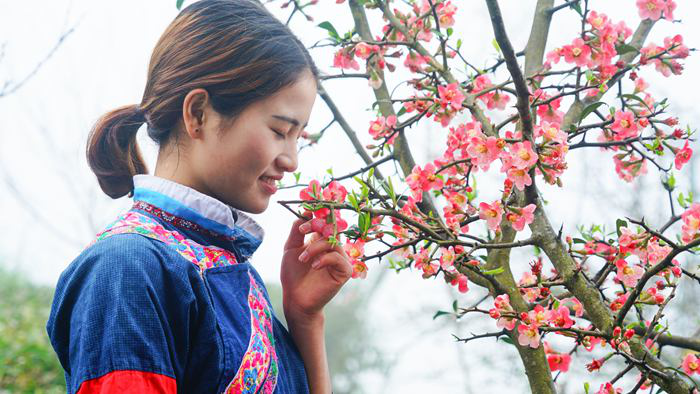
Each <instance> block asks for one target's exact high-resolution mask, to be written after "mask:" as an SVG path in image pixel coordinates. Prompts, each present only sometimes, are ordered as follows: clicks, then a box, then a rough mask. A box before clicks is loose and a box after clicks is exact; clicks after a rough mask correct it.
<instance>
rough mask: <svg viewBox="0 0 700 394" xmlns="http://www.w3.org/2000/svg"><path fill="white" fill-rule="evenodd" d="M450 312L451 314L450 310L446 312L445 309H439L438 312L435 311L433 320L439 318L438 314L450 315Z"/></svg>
mask: <svg viewBox="0 0 700 394" xmlns="http://www.w3.org/2000/svg"><path fill="white" fill-rule="evenodd" d="M449 314H450V312H445V311H437V312H435V314H434V315H433V320H435V319H437V318H438V316H442V315H449Z"/></svg>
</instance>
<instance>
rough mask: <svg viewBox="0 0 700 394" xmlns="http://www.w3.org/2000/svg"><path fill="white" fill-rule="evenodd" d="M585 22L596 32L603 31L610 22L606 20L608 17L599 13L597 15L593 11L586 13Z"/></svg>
mask: <svg viewBox="0 0 700 394" xmlns="http://www.w3.org/2000/svg"><path fill="white" fill-rule="evenodd" d="M586 22H588V24H590V25H591V26H592V27H593V28H595V29H597V30H601V29H603V28H604V27H605V26H608V25H609V22H610V20H609V19H608V16H607V15H605V14H603V13H602V12H601V13H598V12H596V11H594V10H591V11H590V12H589V13H588V19H586Z"/></svg>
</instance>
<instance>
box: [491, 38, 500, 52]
mask: <svg viewBox="0 0 700 394" xmlns="http://www.w3.org/2000/svg"><path fill="white" fill-rule="evenodd" d="M491 45H493V47H494V48H496V51H498V53H501V46H500V45H498V41H496V39H495V38H494V39H493V40H492V41H491Z"/></svg>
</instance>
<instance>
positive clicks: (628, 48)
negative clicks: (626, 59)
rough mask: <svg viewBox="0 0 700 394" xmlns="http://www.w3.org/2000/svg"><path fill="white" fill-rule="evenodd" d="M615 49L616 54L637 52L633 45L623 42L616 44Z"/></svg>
mask: <svg viewBox="0 0 700 394" xmlns="http://www.w3.org/2000/svg"><path fill="white" fill-rule="evenodd" d="M615 50H617V54H618V55H624V54H625V53H629V52H634V53H637V52H639V49H637V48H635V47H633V46H632V45H629V44H624V43H623V44H619V45H616V46H615Z"/></svg>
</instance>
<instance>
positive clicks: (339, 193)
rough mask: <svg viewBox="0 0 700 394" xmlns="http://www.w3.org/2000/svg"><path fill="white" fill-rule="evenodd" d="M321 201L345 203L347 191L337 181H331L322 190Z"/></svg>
mask: <svg viewBox="0 0 700 394" xmlns="http://www.w3.org/2000/svg"><path fill="white" fill-rule="evenodd" d="M322 194H323V199H324V200H326V201H335V202H340V203H342V202H345V196H347V195H348V191H347V190H346V189H345V187H343V185H341V184H340V182H338V181H332V182H331V183H329V184H328V186H326V188H325V189H324V190H323V193H322Z"/></svg>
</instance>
